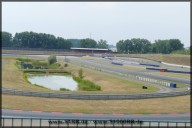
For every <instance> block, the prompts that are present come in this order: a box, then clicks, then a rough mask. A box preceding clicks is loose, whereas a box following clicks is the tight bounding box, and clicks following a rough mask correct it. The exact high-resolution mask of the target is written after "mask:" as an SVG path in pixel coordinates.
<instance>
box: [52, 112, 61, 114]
mask: <svg viewBox="0 0 192 128" xmlns="http://www.w3.org/2000/svg"><path fill="white" fill-rule="evenodd" d="M51 113H52V114H62V112H51Z"/></svg>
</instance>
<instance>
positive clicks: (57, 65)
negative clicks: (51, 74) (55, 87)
mask: <svg viewBox="0 0 192 128" xmlns="http://www.w3.org/2000/svg"><path fill="white" fill-rule="evenodd" d="M47 67H48V69H59V67H60V64H59V63H54V64H51V65H48V66H47Z"/></svg>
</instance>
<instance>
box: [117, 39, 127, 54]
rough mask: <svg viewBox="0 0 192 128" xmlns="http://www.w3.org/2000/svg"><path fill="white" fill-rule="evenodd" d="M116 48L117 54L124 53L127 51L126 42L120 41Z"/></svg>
mask: <svg viewBox="0 0 192 128" xmlns="http://www.w3.org/2000/svg"><path fill="white" fill-rule="evenodd" d="M116 47H117V52H120V53H124V52H125V51H126V49H125V43H124V40H120V41H118V42H117V43H116Z"/></svg>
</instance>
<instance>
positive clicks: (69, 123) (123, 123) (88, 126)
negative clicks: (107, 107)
mask: <svg viewBox="0 0 192 128" xmlns="http://www.w3.org/2000/svg"><path fill="white" fill-rule="evenodd" d="M1 124H2V128H4V127H16V126H17V127H21V128H22V127H34V126H35V127H39V128H41V127H57V128H59V127H62V128H65V127H67V128H71V127H74V128H97V127H100V128H101V127H106V128H107V127H110V128H112V127H113V128H116V127H119V128H124V127H126V128H127V127H140V128H141V127H149V128H150V127H161V126H163V127H175V128H177V127H183V128H184V127H185V128H188V127H190V125H191V123H190V122H175V121H171V122H170V121H139V120H138V121H137V120H126V119H123V120H87V119H83V120H80V119H41V118H1Z"/></svg>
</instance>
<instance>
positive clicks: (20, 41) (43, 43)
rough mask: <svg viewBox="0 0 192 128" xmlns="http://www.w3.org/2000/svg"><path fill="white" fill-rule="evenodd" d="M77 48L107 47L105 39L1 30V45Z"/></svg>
mask: <svg viewBox="0 0 192 128" xmlns="http://www.w3.org/2000/svg"><path fill="white" fill-rule="evenodd" d="M73 44H74V45H75V47H79V48H108V44H107V41H106V40H102V39H101V40H99V41H98V42H96V41H95V40H93V39H89V38H87V39H64V38H62V37H55V36H54V35H51V34H46V33H35V32H21V33H16V34H15V36H12V34H11V33H9V32H2V47H13V48H14V47H15V48H18V47H19V48H42V49H70V48H71V47H74V46H73Z"/></svg>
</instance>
